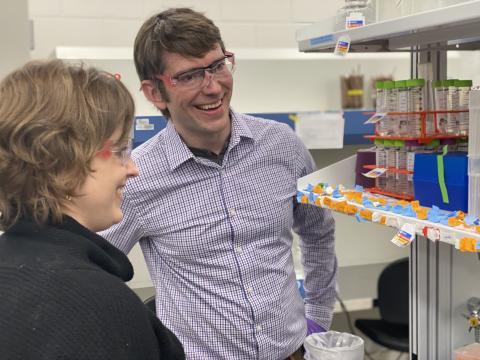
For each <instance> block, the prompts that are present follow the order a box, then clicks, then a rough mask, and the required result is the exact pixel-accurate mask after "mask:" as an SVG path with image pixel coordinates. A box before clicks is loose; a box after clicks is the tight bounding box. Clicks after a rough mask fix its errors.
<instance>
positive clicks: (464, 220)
mask: <svg viewBox="0 0 480 360" xmlns="http://www.w3.org/2000/svg"><path fill="white" fill-rule="evenodd" d="M297 200H298V202H300V203H304V204H311V205H315V206H320V207H325V208H329V209H331V210H333V211H336V212H340V213H344V214H347V215H352V216H355V217H356V219H357V220H358V221H360V222H364V221H370V222H374V223H378V224H381V225H387V226H391V227H395V228H397V229H399V230H401V229H402V228H403V231H405V228H404V225H405V224H412V225H413V226H414V229H415V233H416V234H417V235H422V236H425V237H427V238H428V239H430V240H432V241H442V242H446V243H449V244H451V245H454V246H455V247H456V248H457V249H459V250H461V251H468V252H479V251H480V219H479V218H478V217H474V216H470V215H468V214H465V213H464V212H462V211H453V212H449V211H444V210H441V209H439V208H438V207H436V206H433V207H431V208H427V207H424V206H421V205H420V204H419V202H418V201H412V202H409V201H405V200H398V199H393V198H389V197H385V196H378V195H374V194H371V193H369V192H366V191H365V190H364V189H363V188H362V187H361V186H356V187H355V188H354V189H346V188H344V187H343V186H341V185H338V186H336V187H333V186H329V185H328V184H326V183H317V184H308V185H307V186H306V187H305V188H304V189H299V191H298V193H297ZM397 240H398V239H397Z"/></svg>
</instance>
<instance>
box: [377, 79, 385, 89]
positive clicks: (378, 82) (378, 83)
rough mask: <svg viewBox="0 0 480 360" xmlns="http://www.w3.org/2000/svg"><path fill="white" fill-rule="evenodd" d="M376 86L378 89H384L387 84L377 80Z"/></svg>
mask: <svg viewBox="0 0 480 360" xmlns="http://www.w3.org/2000/svg"><path fill="white" fill-rule="evenodd" d="M375 87H376V88H377V89H383V88H384V87H385V86H384V85H383V81H377V82H376V83H375Z"/></svg>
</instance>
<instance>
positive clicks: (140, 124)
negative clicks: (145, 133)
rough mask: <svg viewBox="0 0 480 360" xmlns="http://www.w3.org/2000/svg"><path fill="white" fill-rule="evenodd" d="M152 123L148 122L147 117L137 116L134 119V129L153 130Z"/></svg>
mask: <svg viewBox="0 0 480 360" xmlns="http://www.w3.org/2000/svg"><path fill="white" fill-rule="evenodd" d="M154 129H155V126H154V124H150V119H149V118H137V119H136V120H135V130H154Z"/></svg>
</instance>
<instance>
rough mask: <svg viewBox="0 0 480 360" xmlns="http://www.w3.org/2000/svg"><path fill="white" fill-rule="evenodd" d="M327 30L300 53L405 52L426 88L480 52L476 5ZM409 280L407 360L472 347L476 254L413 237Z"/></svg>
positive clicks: (440, 359) (303, 33)
mask: <svg viewBox="0 0 480 360" xmlns="http://www.w3.org/2000/svg"><path fill="white" fill-rule="evenodd" d="M328 23H329V22H328V21H326V22H320V23H318V24H313V25H310V26H306V27H305V28H302V29H299V30H298V31H297V41H298V46H299V50H300V51H301V52H332V51H333V49H334V48H335V46H336V44H337V41H338V40H339V39H340V38H341V37H342V36H344V35H348V36H349V38H350V41H351V44H350V52H392V51H409V52H410V53H411V76H412V78H413V77H419V74H422V71H423V70H424V69H425V68H426V67H427V66H428V67H429V68H430V69H431V73H432V74H433V78H432V79H431V80H437V79H446V78H447V51H448V50H452V49H454V50H477V49H480V32H479V30H478V29H480V0H475V1H469V2H464V3H461V4H458V5H452V6H449V7H446V8H441V9H435V10H432V11H428V12H423V13H418V14H414V15H410V16H405V17H401V18H397V19H392V20H388V21H383V22H379V23H376V24H370V25H367V26H364V27H360V28H356V29H350V30H342V31H337V32H332V31H331V29H328V28H326V26H327V25H325V24H328ZM330 24H331V22H330ZM347 56H348V55H347ZM299 189H301V187H300V186H299ZM479 201H480V199H479ZM409 273H410V359H412V360H415V359H422V360H424V359H425V360H431V359H432V360H433V359H436V360H451V359H452V358H453V351H454V350H455V349H456V348H459V347H461V346H463V345H465V344H468V343H472V342H473V341H474V338H473V335H472V334H469V333H468V324H467V322H466V320H465V319H464V318H463V317H462V313H465V312H466V303H467V300H468V299H469V298H470V297H473V296H477V297H479V290H478V288H477V285H476V284H477V283H478V278H479V275H480V261H479V259H478V257H477V254H466V253H461V252H459V251H457V250H456V249H455V248H454V247H453V246H452V245H451V244H448V243H445V242H432V241H429V240H427V239H426V238H424V237H423V236H417V240H416V241H414V242H413V243H412V244H411V246H410V272H409Z"/></svg>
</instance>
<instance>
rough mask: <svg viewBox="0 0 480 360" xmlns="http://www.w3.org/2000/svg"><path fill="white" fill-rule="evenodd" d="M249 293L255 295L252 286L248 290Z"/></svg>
mask: <svg viewBox="0 0 480 360" xmlns="http://www.w3.org/2000/svg"><path fill="white" fill-rule="evenodd" d="M247 292H248V293H249V294H251V293H253V288H252V287H251V286H250V287H249V288H247Z"/></svg>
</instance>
